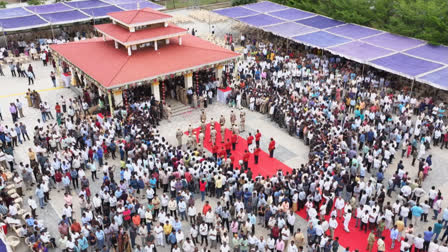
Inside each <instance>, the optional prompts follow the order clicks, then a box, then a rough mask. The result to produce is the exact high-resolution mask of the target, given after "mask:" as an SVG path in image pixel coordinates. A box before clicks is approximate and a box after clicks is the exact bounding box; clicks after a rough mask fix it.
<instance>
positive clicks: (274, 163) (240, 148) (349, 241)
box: [186, 123, 400, 252]
mask: <svg viewBox="0 0 448 252" xmlns="http://www.w3.org/2000/svg"><path fill="white" fill-rule="evenodd" d="M215 128H216V131H217V135H216V144H217V145H218V146H219V150H220V149H221V146H224V143H221V140H222V138H221V125H220V124H219V123H215ZM199 132H200V128H196V129H194V130H193V133H194V134H195V136H196V141H197V142H199V137H198V136H199ZM186 134H187V135H188V132H186ZM225 134H226V137H225V139H226V142H227V139H229V140H230V137H231V136H232V132H231V131H230V130H229V129H226V131H225ZM252 134H255V132H253V133H252ZM262 134H263V132H262ZM274 140H275V139H274ZM254 144H255V140H254ZM276 144H278V143H276ZM212 147H213V144H212V142H211V139H210V124H207V127H206V133H205V138H204V148H206V149H207V150H209V151H210V152H211V151H212ZM245 150H247V141H246V139H245V138H243V137H241V136H238V142H237V145H236V149H235V150H234V151H232V155H234V157H235V159H234V167H237V168H239V163H238V161H239V160H242V159H243V155H244V151H245ZM274 157H275V152H274ZM249 168H250V169H251V170H252V172H253V175H254V177H255V176H258V175H261V176H264V177H268V176H270V177H271V176H272V175H274V174H276V173H277V171H278V170H279V169H280V170H282V171H283V173H284V174H286V173H287V172H289V173H290V172H291V171H292V169H291V168H290V167H289V166H287V165H285V164H283V163H282V162H280V161H279V160H277V159H276V158H270V157H269V153H266V152H264V151H261V152H260V155H259V160H258V164H257V165H256V164H254V156H253V155H251V157H250V159H249ZM296 213H297V214H298V215H299V216H300V217H301V218H303V219H305V218H306V212H305V210H302V211H297V212H296ZM355 215H356V213H353V216H355ZM353 216H352V220H351V221H350V224H349V230H350V233H347V232H345V231H344V224H343V221H344V220H343V218H340V219H338V223H339V225H338V228H336V230H335V237H339V242H340V244H341V246H343V247H344V248H346V247H350V251H354V250H355V249H358V250H359V251H366V248H367V238H368V236H369V232H367V233H364V231H360V230H359V227H358V228H355V223H356V219H355V218H354V217H353ZM328 219H329V218H328V217H327V220H328ZM302 231H303V232H306V229H305V228H303V229H302ZM389 233H390V232H389V230H385V231H384V232H383V236H384V237H385V238H386V240H385V241H386V251H393V252H399V251H400V243H398V242H396V244H395V249H390V246H391V242H392V241H391V239H390V236H389ZM328 234H329V232H328ZM376 247H377V246H376V242H375V244H374V249H373V251H374V252H376V251H377V249H376Z"/></svg>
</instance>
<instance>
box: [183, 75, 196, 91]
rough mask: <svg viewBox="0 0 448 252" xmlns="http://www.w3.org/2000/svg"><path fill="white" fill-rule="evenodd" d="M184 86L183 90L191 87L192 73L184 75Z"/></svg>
mask: <svg viewBox="0 0 448 252" xmlns="http://www.w3.org/2000/svg"><path fill="white" fill-rule="evenodd" d="M184 84H185V85H184V87H185V90H187V89H189V88H192V87H193V73H187V74H185V75H184ZM193 92H194V91H193Z"/></svg>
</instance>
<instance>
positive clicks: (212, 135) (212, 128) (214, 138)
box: [210, 127, 217, 145]
mask: <svg viewBox="0 0 448 252" xmlns="http://www.w3.org/2000/svg"><path fill="white" fill-rule="evenodd" d="M216 134H217V132H216V129H215V127H211V130H210V139H211V140H212V144H213V145H215V143H216Z"/></svg>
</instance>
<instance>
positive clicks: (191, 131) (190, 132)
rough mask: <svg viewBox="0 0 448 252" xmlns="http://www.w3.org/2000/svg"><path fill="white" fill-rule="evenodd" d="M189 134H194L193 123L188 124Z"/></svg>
mask: <svg viewBox="0 0 448 252" xmlns="http://www.w3.org/2000/svg"><path fill="white" fill-rule="evenodd" d="M188 135H189V136H191V135H193V127H191V124H190V125H188Z"/></svg>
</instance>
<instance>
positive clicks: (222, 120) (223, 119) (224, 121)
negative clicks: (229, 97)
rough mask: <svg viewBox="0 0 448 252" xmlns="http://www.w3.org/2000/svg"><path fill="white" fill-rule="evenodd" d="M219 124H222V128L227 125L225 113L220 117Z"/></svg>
mask: <svg viewBox="0 0 448 252" xmlns="http://www.w3.org/2000/svg"><path fill="white" fill-rule="evenodd" d="M219 124H220V125H221V128H223V127H225V126H226V118H225V117H224V115H221V117H220V118H219Z"/></svg>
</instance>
